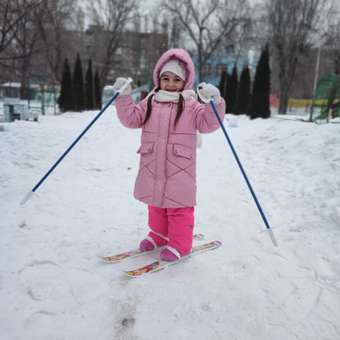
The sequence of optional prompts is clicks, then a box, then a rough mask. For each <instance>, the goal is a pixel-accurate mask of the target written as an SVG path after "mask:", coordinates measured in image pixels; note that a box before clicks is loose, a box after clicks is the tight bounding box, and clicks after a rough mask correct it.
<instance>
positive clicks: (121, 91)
mask: <svg viewBox="0 0 340 340" xmlns="http://www.w3.org/2000/svg"><path fill="white" fill-rule="evenodd" d="M131 83H132V78H130V77H129V78H127V80H126V83H125V84H124V85H123V86H122V87H121V88H120V89H119V90H118V91H117V92H118V93H119V94H121V93H123V92H124V90H125V89H126V88H127V87H128V86H129V85H130V84H131Z"/></svg>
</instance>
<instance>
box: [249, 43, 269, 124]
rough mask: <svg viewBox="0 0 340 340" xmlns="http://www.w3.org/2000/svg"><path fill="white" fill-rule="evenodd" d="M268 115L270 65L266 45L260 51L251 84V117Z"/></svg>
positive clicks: (265, 116)
mask: <svg viewBox="0 0 340 340" xmlns="http://www.w3.org/2000/svg"><path fill="white" fill-rule="evenodd" d="M258 117H262V118H269V117H270V66H269V47H268V45H266V46H265V48H264V49H263V50H262V52H261V56H260V59H259V62H258V64H257V67H256V72H255V79H254V85H253V95H252V105H251V118H252V119H254V118H258Z"/></svg>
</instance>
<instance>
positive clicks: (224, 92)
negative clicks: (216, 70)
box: [218, 69, 228, 100]
mask: <svg viewBox="0 0 340 340" xmlns="http://www.w3.org/2000/svg"><path fill="white" fill-rule="evenodd" d="M227 78H228V73H227V71H226V70H225V69H223V70H222V72H221V80H220V84H219V85H218V88H219V90H220V93H221V96H222V97H223V98H224V100H227Z"/></svg>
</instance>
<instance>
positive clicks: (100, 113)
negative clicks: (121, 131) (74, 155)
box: [20, 78, 132, 205]
mask: <svg viewBox="0 0 340 340" xmlns="http://www.w3.org/2000/svg"><path fill="white" fill-rule="evenodd" d="M131 82H132V79H131V78H128V80H127V82H126V83H125V84H124V85H123V86H122V87H121V88H120V89H119V90H118V91H117V92H116V93H115V94H114V96H113V97H112V98H111V99H110V100H109V102H108V103H107V104H106V105H105V106H104V107H103V109H102V110H101V111H100V112H99V113H98V114H97V115H96V116H95V117H94V119H93V120H92V121H91V122H90V124H88V125H87V127H86V128H85V129H84V130H83V132H82V133H81V134H80V135H79V136H78V137H77V138H76V139H75V140H74V142H73V143H72V144H71V145H70V146H69V147H68V148H67V149H66V151H65V152H64V153H63V154H62V155H61V156H60V157H59V159H58V160H57V161H56V162H55V163H54V164H53V165H52V166H51V168H50V169H49V170H48V171H47V173H46V174H45V175H44V176H43V177H42V178H41V180H40V181H39V182H38V183H37V184H36V185H35V186H34V188H33V189H32V190H31V191H29V192H28V193H27V194H26V196H25V197H24V198H23V200H22V201H21V202H20V204H21V205H24V204H25V203H26V202H27V201H28V200H29V199H30V198H31V197H32V195H33V194H34V193H35V192H36V191H37V190H38V188H39V187H40V186H41V184H43V182H44V181H45V180H46V179H47V177H48V176H49V175H50V174H51V173H52V171H53V170H54V169H55V168H56V167H57V166H58V164H59V163H60V162H61V161H62V160H63V159H64V157H65V156H66V155H67V154H68V153H69V152H70V151H71V150H72V148H73V147H74V146H75V145H76V144H77V143H78V142H79V140H80V139H81V138H82V137H83V136H84V135H85V133H86V132H87V131H88V130H89V129H90V128H91V126H92V125H93V124H94V123H95V122H96V121H97V119H98V118H99V117H100V116H101V115H102V114H103V113H104V112H105V110H106V109H107V108H108V107H109V106H110V105H111V104H112V103H113V102H114V101H115V100H116V98H117V97H118V96H119V94H120V93H122V92H123V91H124V90H125V88H126V87H127V86H128V85H129V84H130V83H131Z"/></svg>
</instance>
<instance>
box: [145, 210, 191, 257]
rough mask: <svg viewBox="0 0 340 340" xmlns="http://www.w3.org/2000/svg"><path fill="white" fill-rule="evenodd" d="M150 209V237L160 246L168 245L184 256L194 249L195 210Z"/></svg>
mask: <svg viewBox="0 0 340 340" xmlns="http://www.w3.org/2000/svg"><path fill="white" fill-rule="evenodd" d="M148 209H149V227H150V228H151V230H152V231H150V233H149V236H150V237H152V238H153V239H154V240H155V242H156V243H157V245H158V246H161V245H165V244H168V245H169V246H170V247H172V248H175V249H176V250H177V251H178V252H179V253H180V254H181V255H182V256H184V255H186V254H188V253H189V252H190V251H191V248H192V235H193V231H194V208H193V207H188V208H157V207H152V206H150V205H149V206H148Z"/></svg>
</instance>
